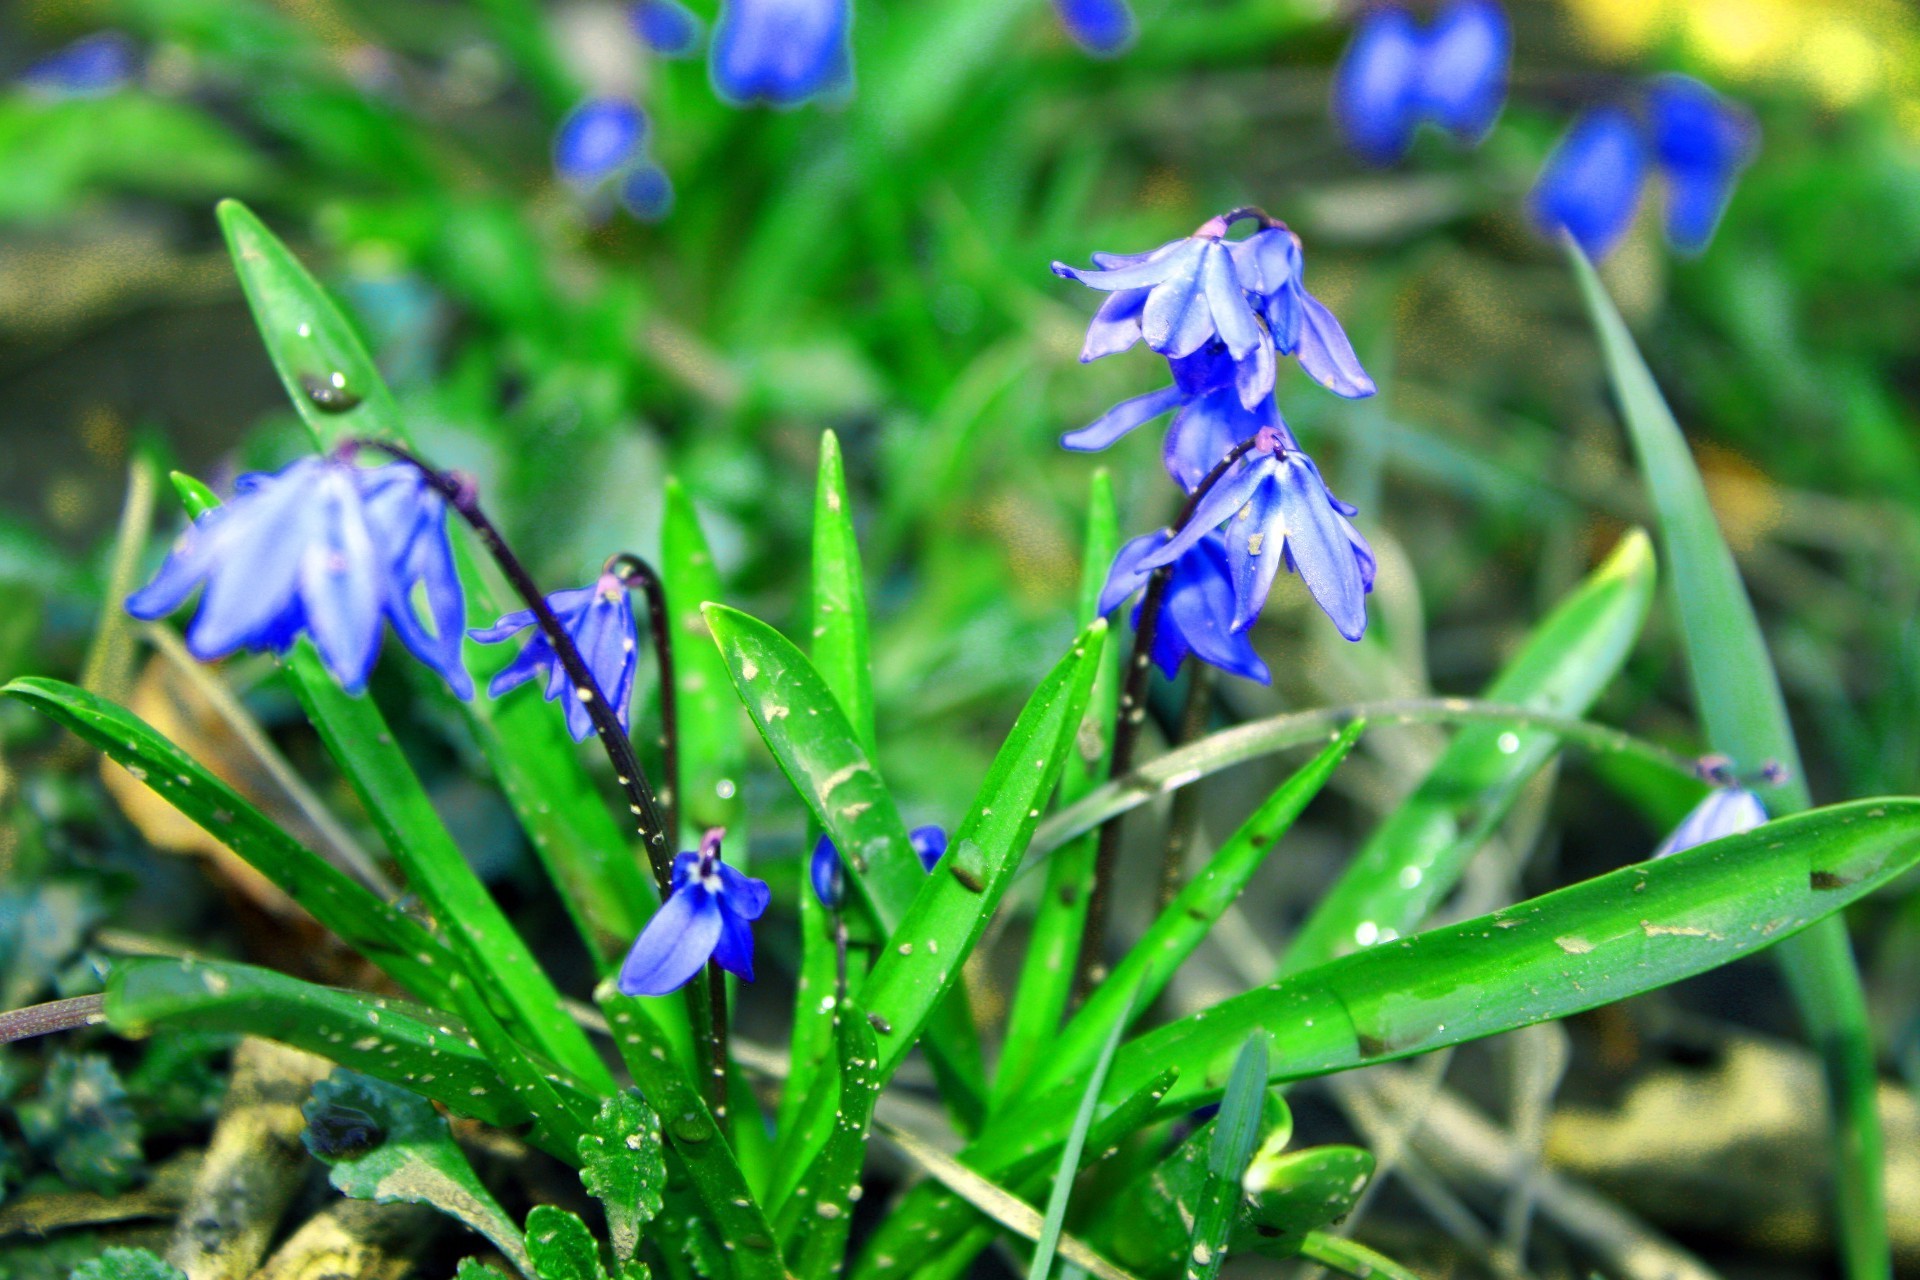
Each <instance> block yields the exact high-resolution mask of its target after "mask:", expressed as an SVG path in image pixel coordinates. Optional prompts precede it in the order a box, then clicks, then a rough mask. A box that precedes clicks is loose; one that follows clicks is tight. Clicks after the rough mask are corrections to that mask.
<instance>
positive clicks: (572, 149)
mask: <svg viewBox="0 0 1920 1280" xmlns="http://www.w3.org/2000/svg"><path fill="white" fill-rule="evenodd" d="M646 133H647V117H646V115H645V114H644V113H643V112H642V111H641V110H640V108H639V107H636V106H634V105H633V104H632V103H631V102H626V101H624V100H622V99H620V98H589V99H588V100H587V101H585V102H583V103H581V104H580V105H579V106H577V107H575V108H574V109H573V110H572V111H569V112H568V113H567V116H566V118H565V119H564V120H562V121H561V122H560V127H559V128H558V129H556V130H555V131H554V135H553V168H554V171H555V172H556V173H558V174H559V175H560V176H561V177H562V178H564V179H566V180H567V181H568V182H576V183H582V184H592V183H597V182H600V181H602V180H604V179H606V178H609V177H611V176H613V175H614V174H615V173H618V172H619V171H620V170H621V169H622V168H624V167H626V165H627V164H628V163H629V162H630V161H632V160H633V159H635V158H636V157H637V156H639V155H640V146H641V143H642V141H644V139H645V138H646Z"/></svg>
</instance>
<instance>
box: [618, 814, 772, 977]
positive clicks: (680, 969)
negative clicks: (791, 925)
mask: <svg viewBox="0 0 1920 1280" xmlns="http://www.w3.org/2000/svg"><path fill="white" fill-rule="evenodd" d="M725 835H726V831H725V830H724V829H723V828H720V827H714V828H712V829H710V830H709V831H708V832H707V833H706V835H704V836H703V837H701V840H700V850H699V852H698V853H683V854H681V855H680V856H679V857H677V858H675V859H674V860H673V891H672V892H671V893H669V894H668V895H667V900H666V901H665V902H663V903H662V904H660V910H658V911H656V912H655V913H654V916H653V919H651V920H649V921H647V926H646V928H644V929H642V930H641V931H640V936H639V937H638V938H636V939H634V942H633V949H632V950H631V951H629V952H627V958H626V961H625V962H624V963H623V964H621V966H620V976H619V978H618V979H617V982H616V985H618V987H619V989H620V992H621V994H622V995H629V996H663V995H666V994H667V993H668V992H671V991H677V990H679V989H680V988H681V987H683V986H685V985H686V984H687V983H688V982H689V981H690V980H691V979H692V978H693V976H694V975H695V974H697V973H699V972H700V970H701V967H702V966H704V965H705V964H706V963H707V961H708V960H712V961H713V962H714V963H716V964H718V965H719V966H720V967H721V968H722V969H725V970H726V971H727V972H728V973H731V974H734V975H736V976H738V977H740V978H743V979H745V980H746V981H748V982H752V981H753V928H752V925H753V922H754V921H755V920H758V919H759V918H760V916H761V914H762V913H764V912H765V911H766V909H767V900H768V898H769V897H770V896H771V894H770V892H769V890H768V888H767V882H766V881H765V880H757V879H755V878H754V877H752V876H750V875H746V874H744V873H743V872H739V871H735V870H734V869H733V868H732V867H730V866H728V865H727V864H726V863H725V862H723V861H721V859H720V842H721V840H722V839H723V838H724V837H725Z"/></svg>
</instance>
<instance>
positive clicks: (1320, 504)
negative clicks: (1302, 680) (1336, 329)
mask: <svg viewBox="0 0 1920 1280" xmlns="http://www.w3.org/2000/svg"><path fill="white" fill-rule="evenodd" d="M1357 514H1358V512H1357V511H1356V509H1355V508H1353V507H1351V506H1349V505H1348V504H1346V503H1344V502H1342V501H1340V500H1339V499H1338V498H1336V497H1334V496H1333V494H1332V493H1331V492H1329V491H1328V489H1327V483H1326V481H1325V480H1323V479H1321V477H1320V469H1319V468H1318V467H1316V466H1315V465H1314V463H1313V459H1312V458H1309V457H1308V456H1307V455H1306V454H1305V453H1304V452H1302V451H1301V449H1300V447H1299V445H1297V444H1296V443H1294V441H1293V437H1292V436H1291V435H1290V434H1288V433H1287V432H1285V430H1284V429H1282V430H1278V431H1274V430H1268V431H1265V432H1263V433H1262V435H1261V439H1260V443H1259V444H1258V445H1256V446H1255V447H1254V449H1253V450H1252V451H1250V452H1249V453H1248V454H1247V455H1246V456H1245V457H1243V458H1242V459H1241V460H1240V461H1239V462H1237V463H1235V464H1234V467H1233V469H1232V470H1231V471H1229V472H1227V474H1226V475H1224V476H1223V477H1221V479H1220V480H1219V482H1218V483H1216V484H1215V485H1214V486H1213V488H1212V489H1210V490H1208V492H1207V494H1206V496H1205V497H1203V498H1201V499H1200V503H1199V505H1198V506H1197V507H1195V508H1194V512H1193V516H1192V518H1191V519H1190V520H1188V522H1187V524H1186V527H1185V528H1183V529H1182V530H1181V531H1180V532H1179V533H1178V534H1176V535H1175V536H1174V537H1173V538H1171V539H1169V540H1168V541H1166V542H1165V543H1164V544H1163V545H1162V546H1160V547H1159V548H1158V549H1155V550H1153V551H1152V552H1151V553H1150V554H1148V555H1147V556H1145V557H1144V558H1143V559H1141V561H1140V562H1139V567H1140V568H1143V569H1152V568H1156V567H1157V566H1159V565H1162V564H1169V563H1172V562H1173V561H1175V560H1177V559H1179V558H1180V557H1181V556H1183V555H1185V554H1186V552H1187V549H1188V548H1189V547H1191V546H1194V545H1195V544H1196V543H1198V542H1199V541H1200V540H1201V539H1203V538H1205V537H1206V536H1207V535H1208V534H1209V533H1210V532H1211V531H1212V530H1214V529H1220V530H1221V533H1222V536H1223V537H1224V538H1225V540H1226V552H1227V563H1228V566H1229V568H1230V570H1231V573H1232V580H1233V597H1234V611H1233V616H1232V628H1233V629H1234V630H1235V631H1240V630H1244V629H1245V628H1247V627H1249V626H1251V625H1252V624H1253V621H1254V619H1255V618H1257V617H1259V616H1260V611H1261V610H1262V609H1263V608H1265V607H1266V603H1267V595H1268V593H1269V592H1270V591H1271V590H1272V588H1273V580H1274V578H1275V577H1276V576H1278V574H1279V571H1280V567H1281V565H1282V564H1284V565H1285V566H1286V567H1287V569H1288V570H1289V571H1290V572H1293V573H1297V574H1299V575H1300V581H1301V582H1303V583H1305V584H1306V588H1307V591H1308V593H1309V594H1311V595H1312V596H1313V599H1314V602H1315V603H1316V604H1318V605H1319V606H1320V608H1321V609H1322V610H1323V611H1324V612H1325V613H1326V615H1327V617H1329V618H1331V619H1332V620H1333V625H1334V627H1335V629H1336V630H1338V631H1339V632H1340V634H1341V635H1343V636H1345V637H1346V638H1347V639H1349V640H1358V639H1360V637H1361V636H1362V635H1364V634H1365V633H1366V629H1367V594H1368V593H1369V592H1371V591H1372V590H1373V579H1374V571H1375V569H1376V563H1375V560H1374V556H1373V549H1372V548H1371V547H1369V546H1368V545H1367V540H1366V539H1365V538H1363V537H1361V536H1360V532H1359V530H1357V529H1355V528H1354V527H1353V525H1352V523H1351V522H1350V521H1349V519H1348V517H1350V516H1353V515H1357ZM1222 526H1224V528H1222Z"/></svg>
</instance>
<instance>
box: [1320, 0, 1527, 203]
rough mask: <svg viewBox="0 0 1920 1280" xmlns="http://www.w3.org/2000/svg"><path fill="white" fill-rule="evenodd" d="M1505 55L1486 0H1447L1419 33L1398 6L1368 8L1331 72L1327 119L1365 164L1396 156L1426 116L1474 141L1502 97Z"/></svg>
mask: <svg viewBox="0 0 1920 1280" xmlns="http://www.w3.org/2000/svg"><path fill="white" fill-rule="evenodd" d="M1512 52H1513V33H1512V30H1511V27H1510V26H1509V24H1508V22H1507V15H1506V11H1505V10H1504V9H1502V8H1501V7H1500V6H1499V5H1498V4H1496V3H1494V2H1493V0H1454V2H1453V3H1451V4H1449V5H1447V6H1446V7H1445V8H1443V9H1442V10H1441V11H1440V13H1439V15H1438V16H1437V17H1436V18H1435V19H1434V23H1433V25H1432V27H1430V28H1427V29H1425V30H1423V29H1422V28H1421V26H1420V24H1419V22H1418V21H1417V20H1416V19H1415V18H1414V16H1413V15H1412V14H1411V13H1409V12H1408V11H1407V10H1406V9H1403V8H1401V7H1400V6H1399V5H1383V6H1379V7H1375V8H1371V9H1369V10H1368V11H1367V13H1366V15H1365V16H1364V17H1363V18H1362V19H1361V20H1360V24H1359V26H1358V27H1357V28H1356V29H1355V30H1354V34H1353V40H1352V42H1351V43H1349V44H1348V46H1347V50H1346V52H1345V53H1344V54H1342V55H1341V58H1340V64H1339V66H1338V67H1336V68H1335V69H1334V78H1333V118H1334V122H1335V124H1337V125H1338V126H1339V128H1340V131H1341V133H1342V134H1343V135H1344V136H1345V137H1346V139H1347V142H1348V144H1349V145H1350V146H1351V147H1352V148H1353V149H1354V150H1355V151H1356V152H1358V153H1359V155H1360V157H1361V158H1362V159H1364V160H1366V161H1367V162H1368V163H1369V164H1376V165H1387V164H1392V163H1393V162H1394V161H1396V160H1398V159H1400V158H1401V157H1402V156H1404V155H1405V154H1406V153H1407V148H1408V147H1410V146H1411V145H1412V144H1413V135H1414V132H1415V131H1416V130H1417V129H1418V128H1419V127H1420V125H1421V124H1422V123H1423V122H1427V121H1431V122H1432V123H1433V124H1435V125H1437V126H1439V127H1440V128H1441V129H1443V130H1445V131H1446V132H1448V133H1450V134H1452V135H1453V136H1454V137H1455V138H1456V139H1457V140H1458V141H1460V142H1461V143H1463V144H1465V145H1468V146H1473V145H1477V144H1478V143H1479V142H1480V141H1481V140H1482V139H1483V138H1485V137H1486V135H1487V132H1488V130H1490V129H1492V128H1493V122H1494V121H1495V120H1496V119H1497V118H1498V117H1499V115H1500V107H1501V105H1502V104H1503V103H1504V102H1505V101H1506V96H1507V67H1508V63H1509V61H1510V60H1511V57H1512Z"/></svg>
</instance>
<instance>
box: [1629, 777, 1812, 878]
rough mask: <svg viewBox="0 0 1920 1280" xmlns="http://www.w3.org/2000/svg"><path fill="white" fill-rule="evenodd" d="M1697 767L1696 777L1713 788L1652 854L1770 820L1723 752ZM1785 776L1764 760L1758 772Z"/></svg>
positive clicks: (1662, 854) (1672, 851) (1779, 779)
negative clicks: (1764, 763)
mask: <svg viewBox="0 0 1920 1280" xmlns="http://www.w3.org/2000/svg"><path fill="white" fill-rule="evenodd" d="M1698 770H1699V774H1700V777H1701V778H1702V779H1703V780H1704V781H1706V782H1708V783H1710V784H1712V787H1713V789H1712V790H1711V791H1709V792H1707V794H1706V797H1705V798H1704V799H1702V800H1701V801H1700V803H1699V804H1697V805H1695V806H1694V807H1693V809H1692V810H1691V811H1690V812H1689V813H1688V814H1687V816H1686V817H1684V818H1682V819H1680V825H1679V826H1677V827H1675V828H1674V829H1673V830H1672V831H1671V832H1670V833H1668V835H1667V838H1666V839H1665V840H1662V841H1661V842H1660V847H1659V848H1657V849H1655V850H1654V851H1653V855H1652V856H1653V857H1655V858H1666V857H1671V856H1672V855H1673V854H1676V853H1680V852H1682V851H1683V850H1686V849H1691V848H1693V847H1694V846H1695V845H1702V844H1707V843H1710V842H1711V841H1714V840H1720V839H1724V838H1725V837H1727V836H1737V835H1739V834H1740V833H1741V832H1743V831H1751V830H1753V829H1754V828H1755V827H1759V826H1765V825H1766V823H1767V822H1768V821H1769V820H1770V815H1769V814H1768V813H1767V806H1766V805H1765V804H1763V803H1762V802H1761V800H1760V797H1759V796H1757V795H1755V794H1754V793H1753V792H1752V791H1751V790H1750V789H1748V787H1747V786H1746V785H1745V783H1744V782H1743V781H1742V779H1741V778H1740V776H1739V775H1737V774H1736V773H1735V772H1734V768H1733V761H1731V760H1729V759H1728V758H1727V757H1726V756H1721V755H1712V756H1707V757H1705V758H1703V759H1702V760H1701V761H1700V762H1699V765H1698ZM1786 776H1787V773H1786V770H1785V769H1784V768H1782V767H1781V766H1780V765H1778V764H1776V763H1769V764H1767V765H1766V766H1765V767H1764V768H1762V769H1761V770H1760V773H1759V778H1760V779H1762V780H1764V781H1767V782H1772V783H1780V782H1784V781H1785V780H1786ZM1747 781H1752V779H1747Z"/></svg>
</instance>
